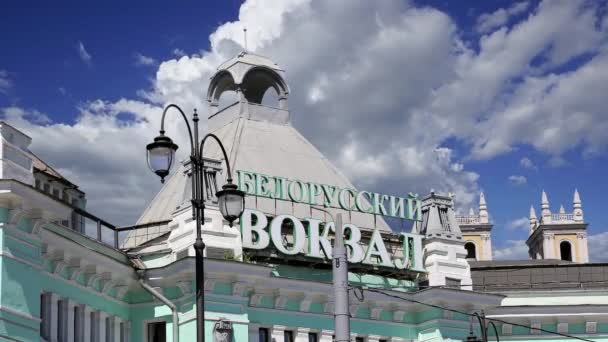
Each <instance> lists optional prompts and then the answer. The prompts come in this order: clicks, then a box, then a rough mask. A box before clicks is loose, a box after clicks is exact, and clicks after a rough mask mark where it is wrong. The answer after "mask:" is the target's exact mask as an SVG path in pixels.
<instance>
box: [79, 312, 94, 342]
mask: <svg viewBox="0 0 608 342" xmlns="http://www.w3.org/2000/svg"><path fill="white" fill-rule="evenodd" d="M82 308H83V311H84V317H83V320H82V328H83V330H84V334H83V335H84V342H95V340H94V339H92V336H91V313H93V311H94V310H93V308H92V307H90V306H87V305H83V306H82Z"/></svg>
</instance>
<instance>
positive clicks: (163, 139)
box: [146, 131, 178, 183]
mask: <svg viewBox="0 0 608 342" xmlns="http://www.w3.org/2000/svg"><path fill="white" fill-rule="evenodd" d="M177 148H178V146H177V145H176V144H174V143H173V141H172V140H171V138H169V137H167V136H165V135H164V134H163V133H162V131H161V134H160V135H159V136H157V137H156V138H154V142H151V143H149V144H148V145H147V146H146V150H147V151H148V167H149V168H150V170H152V172H154V173H156V174H157V175H158V176H159V177H160V182H161V183H164V182H165V177H167V176H168V175H169V170H171V165H172V164H173V160H174V159H175V151H177Z"/></svg>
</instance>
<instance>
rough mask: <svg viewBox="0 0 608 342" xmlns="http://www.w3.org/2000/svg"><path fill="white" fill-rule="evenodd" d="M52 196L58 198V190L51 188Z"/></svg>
mask: <svg viewBox="0 0 608 342" xmlns="http://www.w3.org/2000/svg"><path fill="white" fill-rule="evenodd" d="M53 196H55V197H57V198H59V189H56V188H53Z"/></svg>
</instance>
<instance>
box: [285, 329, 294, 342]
mask: <svg viewBox="0 0 608 342" xmlns="http://www.w3.org/2000/svg"><path fill="white" fill-rule="evenodd" d="M283 341H284V342H293V331H290V330H285V331H284V332H283Z"/></svg>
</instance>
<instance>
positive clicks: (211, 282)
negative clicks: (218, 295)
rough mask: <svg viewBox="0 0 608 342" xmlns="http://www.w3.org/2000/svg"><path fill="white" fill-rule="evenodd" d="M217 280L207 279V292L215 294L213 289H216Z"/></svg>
mask: <svg viewBox="0 0 608 342" xmlns="http://www.w3.org/2000/svg"><path fill="white" fill-rule="evenodd" d="M215 283H216V280H215V279H205V291H206V292H213V288H214V287H215Z"/></svg>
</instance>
